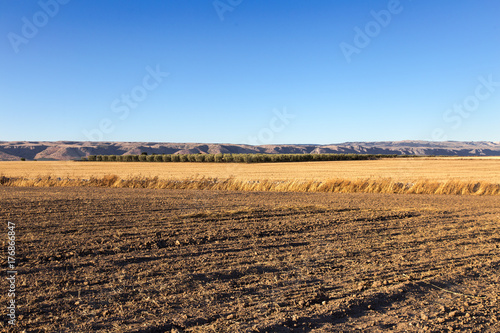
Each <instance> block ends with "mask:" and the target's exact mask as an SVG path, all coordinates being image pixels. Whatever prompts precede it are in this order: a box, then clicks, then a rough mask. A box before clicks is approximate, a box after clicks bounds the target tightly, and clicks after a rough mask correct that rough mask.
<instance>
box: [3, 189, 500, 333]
mask: <svg viewBox="0 0 500 333" xmlns="http://www.w3.org/2000/svg"><path fill="white" fill-rule="evenodd" d="M0 196H1V198H2V200H1V201H0V219H1V220H2V221H13V222H15V223H16V232H17V234H16V235H17V236H16V237H17V238H16V239H17V247H18V250H17V251H18V260H19V267H18V271H19V274H18V292H17V296H16V297H17V303H18V304H19V308H18V315H19V316H18V323H17V325H18V328H19V330H20V331H22V330H23V329H24V330H26V331H27V332H43V331H49V332H56V331H57V332H90V331H96V332H170V331H172V332H252V331H253V332H331V331H352V330H359V331H374V332H382V331H388V330H393V331H405V330H406V331H415V332H417V331H419V332H420V331H430V332H441V331H445V330H454V329H463V330H467V331H488V330H489V331H490V332H496V331H498V329H499V328H500V325H499V322H498V320H500V311H499V308H500V307H499V304H498V300H499V296H500V295H499V294H500V288H499V287H498V285H499V282H500V280H499V276H500V274H499V268H500V266H499V265H500V248H499V247H500V239H499V238H498V235H499V232H500V218H499V216H500V208H499V207H500V205H499V204H498V203H499V201H498V199H497V197H491V196H428V195H394V194H393V195H384V194H331V193H330V194H323V193H273V192H232V191H193V190H157V189H124V188H91V187H85V188H81V187H50V188H41V187H37V188H27V187H0ZM3 242H4V244H3V246H4V247H5V241H3ZM1 287H2V290H6V288H7V282H6V280H5V279H3V280H2V284H1ZM6 301H7V300H6V293H2V294H1V295H0V302H2V304H6ZM3 325H6V323H5V322H3Z"/></svg>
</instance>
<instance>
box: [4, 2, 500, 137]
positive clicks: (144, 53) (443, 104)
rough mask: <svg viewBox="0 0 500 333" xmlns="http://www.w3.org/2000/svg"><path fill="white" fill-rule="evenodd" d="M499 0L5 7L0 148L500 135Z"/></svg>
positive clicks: (35, 4) (10, 4) (14, 4)
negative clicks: (22, 143) (13, 144)
mask: <svg viewBox="0 0 500 333" xmlns="http://www.w3.org/2000/svg"><path fill="white" fill-rule="evenodd" d="M499 13H500V2H499V1H497V0H484V1H480V2H472V1H460V0H459V1H451V0H444V1H440V2H431V1H424V0H420V1H416V0H413V1H411V0H401V1H395V0H391V1H367V0H365V1H351V0H345V1H331V0H330V1H327V0H321V1H320V0H316V1H315V0H295V1H290V0H286V1H285V0H282V1H278V0H277V1H250V0H220V1H219V0H217V1H198V0H192V1H182V0H171V1H112V0H110V1H98V0H88V1H82V0H71V1H68V0H41V1H9V0H0V36H1V42H0V43H1V45H0V100H1V104H0V115H1V118H0V119H1V122H0V140H2V141H10V140H32V141H34V140H47V141H49V140H84V141H88V140H98V141H157V142H214V143H216V142H219V143H252V144H272V143H289V144H294V143H304V144H305V143H316V144H328V143H339V142H346V141H384V140H446V139H448V140H464V141H473V140H474V141H478V140H491V141H500V130H499V128H500V23H499V22H500V20H499V19H498V15H499Z"/></svg>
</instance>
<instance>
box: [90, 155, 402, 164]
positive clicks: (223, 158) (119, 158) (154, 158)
mask: <svg viewBox="0 0 500 333" xmlns="http://www.w3.org/2000/svg"><path fill="white" fill-rule="evenodd" d="M404 156H406V155H381V154H377V155H374V154H164V155H145V154H141V155H91V156H89V157H88V158H87V159H84V160H87V161H104V162H216V163H268V162H307V161H346V160H374V159H379V158H395V157H404Z"/></svg>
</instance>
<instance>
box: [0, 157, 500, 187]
mask: <svg viewBox="0 0 500 333" xmlns="http://www.w3.org/2000/svg"><path fill="white" fill-rule="evenodd" d="M108 174H114V175H117V176H119V177H121V178H126V177H156V176H157V177H159V178H160V179H186V178H191V177H194V176H205V177H214V178H219V179H226V178H229V177H234V178H236V179H242V180H265V179H267V180H301V181H308V180H319V181H324V180H327V179H333V178H340V179H365V178H370V179H377V178H392V179H394V180H396V181H403V182H414V181H418V180H422V179H425V180H431V181H446V180H449V179H458V180H461V181H468V180H474V181H486V182H491V183H497V184H500V159H498V158H466V159H464V158H450V157H448V158H415V159H413V158H405V159H382V160H369V161H333V162H297V163H294V162H289V163H263V164H244V163H243V164H242V163H190V162H185V163H153V162H134V163H123V162H72V161H54V162H44V161H36V162H33V161H30V162H28V161H26V162H0V175H4V176H9V177H27V178H33V177H37V176H46V175H50V176H53V177H70V178H90V177H92V176H95V177H102V176H104V175H108Z"/></svg>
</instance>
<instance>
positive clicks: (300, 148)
mask: <svg viewBox="0 0 500 333" xmlns="http://www.w3.org/2000/svg"><path fill="white" fill-rule="evenodd" d="M142 152H147V153H148V154H199V153H201V154H217V153H232V154H256V153H264V154H329V153H331V154H398V155H418V156H425V155H446V156H500V142H492V141H474V142H465V141H444V142H441V141H440V142H434V141H410V140H406V141H381V142H345V143H339V144H328V145H315V144H277V145H276V144H273V145H260V146H252V145H245V144H218V143H210V144H208V143H207V144H204V143H161V142H88V141H51V142H48V141H0V160H2V161H9V160H10V161H18V160H20V159H21V158H25V159H27V160H34V159H36V160H80V159H81V158H82V157H87V156H89V155H128V154H141V153H142Z"/></svg>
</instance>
